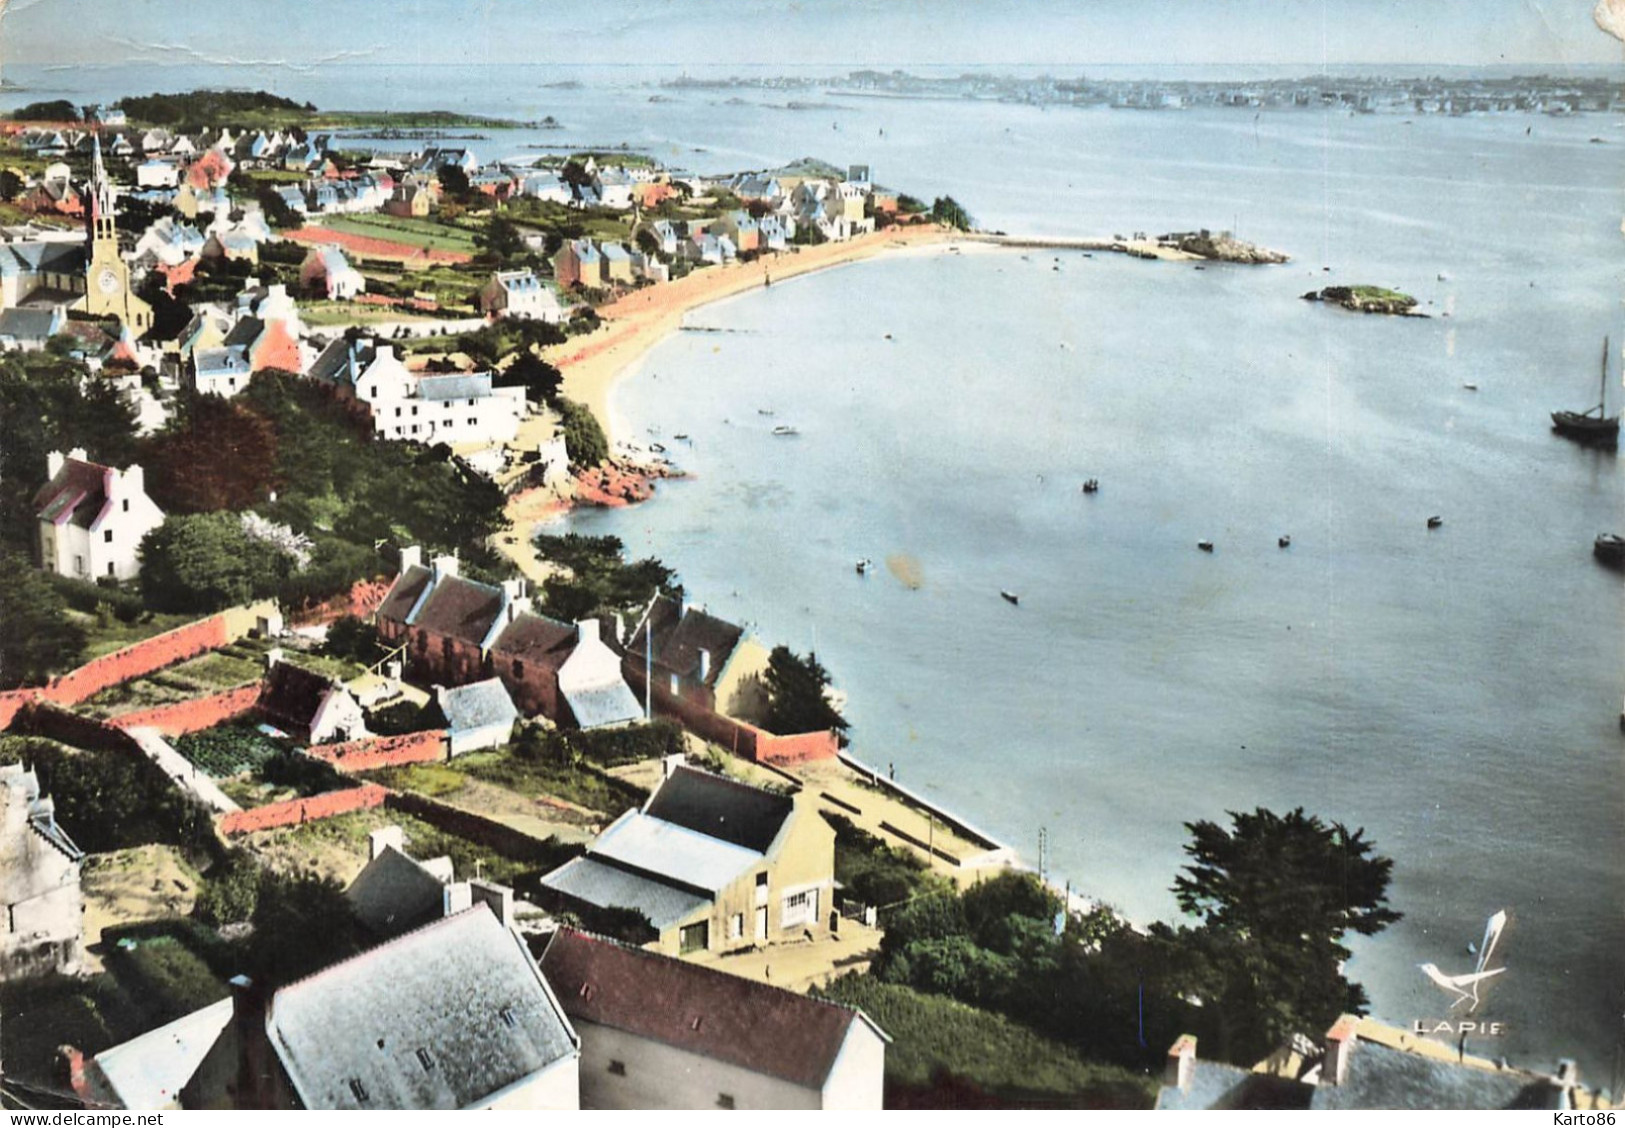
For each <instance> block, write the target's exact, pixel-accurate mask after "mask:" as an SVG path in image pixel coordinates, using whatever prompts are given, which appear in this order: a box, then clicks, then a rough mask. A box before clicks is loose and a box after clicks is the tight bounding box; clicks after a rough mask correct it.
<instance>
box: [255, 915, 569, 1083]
mask: <svg viewBox="0 0 1625 1128" xmlns="http://www.w3.org/2000/svg"><path fill="white" fill-rule="evenodd" d="M266 1029H267V1033H268V1034H269V1036H270V1039H271V1044H272V1046H273V1047H274V1048H275V1050H276V1053H277V1056H278V1058H280V1059H281V1062H282V1065H283V1068H284V1070H285V1071H286V1072H287V1075H288V1078H289V1080H290V1081H291V1082H292V1084H293V1087H294V1090H295V1092H296V1093H297V1094H298V1096H299V1099H300V1102H301V1103H302V1104H303V1105H304V1106H305V1107H306V1108H312V1109H326V1108H338V1109H362V1108H370V1109H425V1108H433V1109H445V1108H466V1107H468V1106H470V1105H475V1104H479V1103H481V1102H483V1101H485V1100H486V1099H488V1098H489V1097H491V1096H492V1095H493V1094H495V1093H497V1092H499V1091H501V1090H502V1089H505V1088H507V1087H509V1086H511V1085H514V1084H516V1083H518V1082H520V1081H523V1080H525V1079H526V1078H528V1077H531V1076H533V1075H534V1074H536V1073H538V1072H540V1071H541V1070H543V1069H545V1068H547V1067H548V1066H551V1065H553V1064H554V1063H556V1062H559V1061H561V1060H564V1059H566V1058H568V1057H570V1056H572V1055H574V1054H576V1053H578V1052H579V1049H578V1046H579V1043H578V1042H577V1040H576V1037H575V1033H574V1031H573V1030H571V1028H570V1025H569V1023H568V1021H567V1020H566V1019H565V1018H564V1015H563V1012H562V1010H561V1009H560V1007H559V1005H558V1001H557V1000H556V999H555V998H554V997H553V994H552V992H551V991H550V990H549V989H548V987H547V984H546V982H545V981H544V980H543V979H542V976H541V973H540V972H539V971H538V970H537V968H536V964H535V963H534V962H533V961H532V960H531V957H530V953H529V952H528V951H527V950H526V948H525V945H524V942H523V941H522V940H520V939H519V937H517V936H515V935H514V934H513V933H511V932H509V931H508V930H507V929H506V928H504V927H503V926H502V925H501V924H500V923H499V922H498V921H497V919H496V917H495V916H493V915H492V914H491V911H490V909H488V908H487V907H486V906H485V905H483V904H481V905H476V906H474V907H473V908H471V909H469V910H467V911H465V912H461V913H458V914H456V915H455V916H450V917H446V918H445V919H443V920H439V921H436V922H435V923H434V924H431V925H428V926H426V927H424V928H420V929H418V930H417V931H416V932H409V933H407V934H406V935H405V936H402V937H400V938H399V939H396V940H393V941H391V942H389V943H388V944H385V945H383V946H381V947H378V948H373V949H372V950H371V951H368V952H364V953H363V954H361V955H359V956H356V957H354V958H352V959H348V960H345V961H344V962H343V963H340V964H335V965H334V966H332V967H330V968H327V969H326V970H325V971H321V972H318V973H317V974H315V975H313V976H311V977H310V978H308V979H304V980H300V981H299V982H297V983H294V984H292V985H291V986H288V987H284V988H283V989H282V990H280V991H278V992H277V993H276V996H275V998H274V999H273V1001H272V1006H271V1011H270V1014H269V1015H268V1016H267V1019H266Z"/></svg>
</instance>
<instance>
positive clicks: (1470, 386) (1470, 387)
mask: <svg viewBox="0 0 1625 1128" xmlns="http://www.w3.org/2000/svg"><path fill="white" fill-rule="evenodd" d="M1462 387H1464V388H1466V389H1467V390H1468V391H1469V392H1476V391H1478V385H1477V384H1463V385H1462Z"/></svg>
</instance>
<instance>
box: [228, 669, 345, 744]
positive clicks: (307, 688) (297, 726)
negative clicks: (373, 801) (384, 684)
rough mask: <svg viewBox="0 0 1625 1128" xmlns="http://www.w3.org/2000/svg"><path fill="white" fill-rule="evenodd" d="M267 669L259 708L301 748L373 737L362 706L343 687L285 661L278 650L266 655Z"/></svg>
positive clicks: (325, 677) (261, 687)
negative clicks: (368, 729) (368, 730)
mask: <svg viewBox="0 0 1625 1128" xmlns="http://www.w3.org/2000/svg"><path fill="white" fill-rule="evenodd" d="M265 667H266V668H265V677H264V679H263V681H262V682H261V686H260V696H259V701H258V702H257V703H256V705H255V708H256V709H257V710H258V712H259V713H260V715H261V716H263V717H264V718H265V719H266V720H267V721H269V722H270V723H271V724H273V725H275V726H276V727H277V728H279V729H281V730H282V731H283V732H285V733H287V734H288V735H289V736H291V737H293V738H294V739H295V740H297V741H299V742H300V743H301V744H327V743H329V742H331V741H335V740H359V739H360V738H362V737H364V736H369V735H371V734H370V733H368V732H367V716H366V714H365V713H364V712H363V711H362V709H361V703H360V702H359V701H357V700H356V699H355V695H354V694H352V693H351V692H350V691H349V690H348V689H345V688H344V686H343V684H342V683H340V682H338V681H336V680H335V679H333V678H330V677H328V676H327V675H325V674H319V673H317V672H316V671H315V670H307V669H305V667H303V666H296V665H294V664H293V663H291V662H286V661H284V660H283V657H282V651H281V650H280V649H277V648H273V649H272V650H270V651H269V652H268V653H267V654H266V655H265Z"/></svg>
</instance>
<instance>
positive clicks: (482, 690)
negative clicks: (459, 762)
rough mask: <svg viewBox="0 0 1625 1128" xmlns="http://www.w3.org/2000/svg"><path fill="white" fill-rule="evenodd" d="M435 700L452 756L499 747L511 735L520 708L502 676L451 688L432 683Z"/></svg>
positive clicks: (506, 741)
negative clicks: (516, 706)
mask: <svg viewBox="0 0 1625 1128" xmlns="http://www.w3.org/2000/svg"><path fill="white" fill-rule="evenodd" d="M434 694H435V704H437V705H439V706H440V712H441V713H443V714H445V717H446V729H447V733H448V737H447V742H448V744H449V746H450V747H449V751H450V753H451V755H453V756H461V755H462V754H463V753H465V752H477V751H479V750H480V749H482V748H500V747H501V746H502V745H504V744H506V743H508V738H509V737H510V736H512V735H513V725H514V722H515V721H517V720H518V719H519V710H518V709H517V708H515V707H514V703H513V698H511V697H509V696H508V691H507V689H506V688H505V687H504V686H503V684H502V679H501V678H487V679H486V680H484V681H478V682H474V683H473V684H472V685H460V686H455V687H453V688H451V689H447V688H445V687H444V686H436V687H435V691H434Z"/></svg>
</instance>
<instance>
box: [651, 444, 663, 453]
mask: <svg viewBox="0 0 1625 1128" xmlns="http://www.w3.org/2000/svg"><path fill="white" fill-rule="evenodd" d="M649 449H650V450H652V451H654V452H655V453H656V454H665V453H666V448H665V447H663V446H661V445H660V444H659V443H650V444H649Z"/></svg>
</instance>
